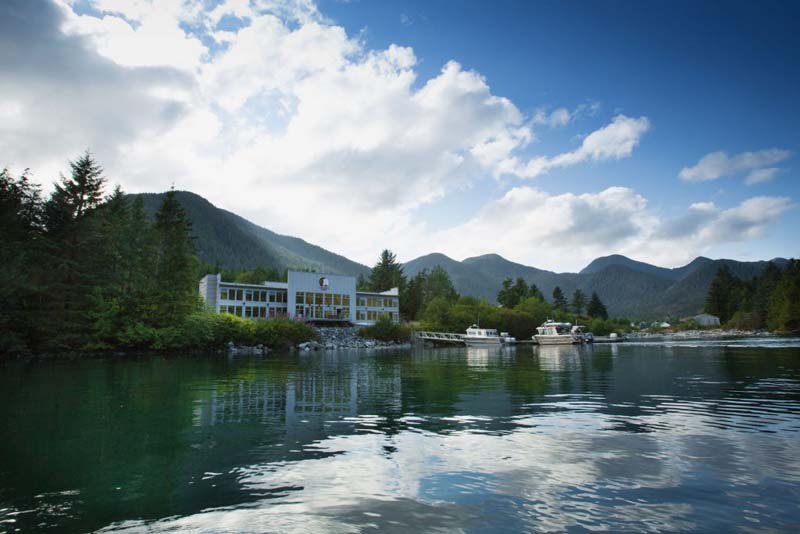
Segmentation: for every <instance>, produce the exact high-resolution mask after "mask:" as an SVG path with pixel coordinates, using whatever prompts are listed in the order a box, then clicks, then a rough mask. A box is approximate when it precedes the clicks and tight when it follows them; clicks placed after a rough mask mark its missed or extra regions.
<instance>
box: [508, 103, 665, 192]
mask: <svg viewBox="0 0 800 534" xmlns="http://www.w3.org/2000/svg"><path fill="white" fill-rule="evenodd" d="M649 129H650V121H649V120H648V119H647V117H639V118H633V117H626V116H625V115H617V116H616V117H614V119H613V120H612V121H611V123H610V124H607V125H606V126H603V127H602V128H600V129H598V130H595V131H594V132H592V133H590V134H589V135H587V136H586V137H585V138H584V139H583V142H582V143H581V146H580V147H579V148H577V149H576V150H573V151H571V152H565V153H563V154H559V155H557V156H553V157H546V156H542V157H538V158H534V159H532V160H531V161H529V162H528V163H527V165H525V166H524V167H523V168H522V169H520V171H519V173H518V174H519V175H520V176H524V177H526V178H533V177H535V176H539V175H540V174H543V173H545V172H548V171H549V170H551V169H554V168H558V167H566V166H569V165H575V164H577V163H581V162H584V161H602V160H607V159H619V158H625V157H628V156H630V155H631V153H632V152H633V149H634V148H635V147H636V145H638V144H639V141H640V139H641V137H642V136H643V135H644V134H645V133H646V132H647V130H649Z"/></svg>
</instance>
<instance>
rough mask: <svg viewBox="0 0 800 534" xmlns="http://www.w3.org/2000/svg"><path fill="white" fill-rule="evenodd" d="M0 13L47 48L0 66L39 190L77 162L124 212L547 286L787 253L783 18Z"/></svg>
mask: <svg viewBox="0 0 800 534" xmlns="http://www.w3.org/2000/svg"><path fill="white" fill-rule="evenodd" d="M2 10H7V11H8V13H0V14H3V15H5V16H4V17H2V18H3V19H4V20H5V21H6V24H13V20H14V16H16V17H19V20H24V21H25V23H24V24H21V25H20V24H18V25H17V26H24V28H25V30H24V31H23V30H14V28H9V31H6V34H7V35H6V37H5V39H9V40H12V42H13V40H16V42H30V41H31V39H35V40H36V42H38V43H41V44H40V45H38V46H37V47H32V49H30V50H23V51H21V52H20V53H19V54H18V56H17V57H10V56H8V57H4V59H2V61H4V62H5V64H3V65H0V66H2V67H3V68H4V72H7V73H10V74H9V76H7V77H6V80H5V81H4V82H3V83H0V96H2V97H3V101H4V102H5V103H4V105H3V106H2V107H0V115H1V116H2V117H3V119H4V124H5V126H4V127H3V130H0V148H2V149H3V150H2V153H4V154H7V155H8V156H7V157H9V158H10V160H9V161H4V162H2V163H3V164H8V165H11V166H12V167H16V168H21V167H31V168H32V169H33V171H34V173H35V176H37V178H38V179H40V180H41V181H42V182H43V183H45V184H47V183H49V182H50V181H51V180H52V177H54V176H56V175H57V173H58V171H60V170H63V169H64V168H65V167H66V162H67V160H68V159H70V158H74V157H75V155H76V154H78V153H80V152H81V151H82V150H83V149H85V148H86V147H87V146H88V147H91V148H92V150H93V151H94V152H95V153H96V154H97V156H98V158H99V159H100V160H101V162H102V163H103V164H104V166H105V168H106V171H107V174H108V177H109V179H110V180H111V181H112V182H117V183H122V185H123V187H125V189H126V190H129V191H153V190H163V189H165V188H167V187H169V185H170V184H171V183H172V182H173V181H174V182H175V184H176V187H178V188H181V189H189V190H192V191H195V192H197V193H199V194H202V195H203V196H205V197H206V198H208V199H209V200H211V201H212V202H213V203H215V204H216V205H218V206H221V207H224V208H226V209H230V210H232V211H235V212H237V213H240V214H242V215H243V216H245V217H247V218H249V219H251V220H253V221H254V222H256V223H258V224H261V225H263V226H266V227H268V228H271V229H273V230H276V231H279V232H283V233H288V234H292V235H297V236H300V237H303V238H305V239H307V240H309V241H311V242H314V243H316V244H319V245H321V246H324V247H326V248H328V249H331V250H334V251H336V252H339V253H342V254H345V255H347V256H349V257H352V258H353V259H356V260H359V261H362V262H365V263H371V262H372V261H373V259H374V257H376V256H377V254H378V252H379V251H380V249H381V248H384V247H389V248H392V249H394V250H395V251H397V253H398V255H399V256H400V258H401V259H402V260H409V259H412V258H413V257H415V256H417V255H420V254H424V253H428V252H436V251H438V252H443V253H445V254H448V255H450V256H452V257H454V258H456V259H463V258H464V257H468V256H472V255H477V254H484V253H491V252H498V253H500V254H502V255H504V256H506V257H508V258H509V259H512V260H515V261H519V262H521V263H526V264H529V265H534V266H537V267H542V268H549V269H554V270H559V271H561V270H577V269H580V268H581V267H582V266H583V265H585V264H586V263H588V261H591V259H592V258H594V257H596V256H598V255H604V254H611V253H623V254H626V255H629V256H631V257H634V258H636V259H641V260H644V261H651V262H654V263H658V264H661V265H667V266H675V265H680V264H682V263H685V262H687V261H689V260H691V259H692V258H693V257H694V256H696V255H700V254H702V255H707V256H711V257H733V258H739V259H765V258H772V257H775V256H784V257H789V256H797V255H798V252H800V247H799V246H798V245H799V244H800V241H798V239H797V237H796V235H795V234H796V230H795V229H796V228H798V227H800V224H798V223H800V210H798V209H797V206H796V204H797V201H798V198H800V194H799V193H800V191H798V189H800V185H798V184H799V183H800V182H798V172H797V167H798V163H797V161H798V160H797V155H798V151H800V146H798V138H799V137H798V136H797V134H796V132H797V130H798V128H797V127H798V125H800V111H798V106H797V105H796V102H795V101H796V99H797V94H798V87H800V83H798V82H799V81H800V80H799V79H798V78H800V68H798V67H800V61H798V54H799V52H798V50H800V42H798V41H800V37H798V36H797V32H796V31H794V30H793V28H792V23H793V21H796V20H797V19H798V14H800V13H799V12H800V7H798V6H797V4H796V3H790V2H762V3H743V2H742V3H736V2H725V3H713V2H669V3H668V2H647V3H643V2H505V1H502V2H485V1H484V2H479V1H466V2H430V1H428V2H414V1H405V2H399V1H380V2H376V1H363V0H356V1H350V2H342V1H337V0H321V1H320V2H318V3H313V2H309V1H307V0H215V1H214V2H193V1H178V0H166V1H162V2H160V3H159V4H158V6H156V5H155V4H154V3H152V2H150V1H149V0H137V1H123V0H81V1H78V2H72V1H70V0H53V1H52V2H49V1H45V0H41V1H37V2H22V1H19V2H17V1H12V2H10V3H6V4H4V5H3V6H2V7H0V11H2ZM10 30H14V31H15V32H16V33H14V32H12V31H10ZM26 32H27V33H26ZM33 32H36V33H35V34H32V33H33ZM4 46H6V45H4ZM48 46H51V47H52V48H53V50H55V49H58V50H59V51H64V50H70V51H72V52H71V53H70V56H69V57H70V58H71V60H72V61H73V63H74V68H72V69H71V70H69V71H67V70H66V69H64V72H61V71H60V70H59V69H58V68H55V69H54V68H51V67H50V66H49V65H48V62H50V61H52V57H53V54H52V53H48V52H52V51H51V50H50V51H49V50H48V48H47V47H48ZM31 65H32V66H34V67H37V68H35V69H33V71H35V74H32V73H31V69H29V68H28V67H29V66H31ZM32 87H33V89H31V88H32ZM53 87H61V88H64V89H63V90H62V91H61V93H63V94H60V95H56V96H54V95H53V91H52V88H53ZM101 87H102V90H100V88H101ZM70 97H71V98H70ZM43 98H44V99H46V101H47V102H48V105H47V106H46V107H47V108H49V109H48V110H47V111H46V112H45V110H43V109H42V106H41V105H37V103H41V102H42V101H43V100H42V99H43ZM83 100H86V101H89V102H91V103H92V104H93V105H92V106H88V105H87V104H85V103H82V102H81V101H83ZM120 104H121V105H120ZM23 117H24V118H25V120H22V118H23ZM73 117H80V125H79V127H78V128H74V127H72V126H71V125H73V124H74V123H75V121H74V120H70V119H72V118H73ZM60 120H63V121H64V124H63V125H59V124H58V122H59V121H60ZM15 121H16V122H15ZM60 126H63V128H71V130H70V134H69V135H66V134H63V133H62V132H64V131H66V130H65V129H63V128H61V127H60ZM44 140H46V141H47V142H46V143H43V142H42V141H44ZM34 144H35V145H36V147H37V149H35V150H34V149H33V148H32V145H34ZM42 145H45V146H46V147H47V148H45V149H42V148H41V147H42ZM723 153H724V154H723ZM748 182H752V183H748Z"/></svg>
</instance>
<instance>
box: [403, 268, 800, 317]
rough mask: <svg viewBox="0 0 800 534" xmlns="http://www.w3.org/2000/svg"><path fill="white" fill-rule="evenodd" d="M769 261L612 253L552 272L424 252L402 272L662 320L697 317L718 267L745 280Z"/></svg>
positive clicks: (465, 288) (478, 290)
mask: <svg viewBox="0 0 800 534" xmlns="http://www.w3.org/2000/svg"><path fill="white" fill-rule="evenodd" d="M772 261H773V262H774V263H775V264H776V265H777V266H779V267H784V266H785V265H786V263H787V260H785V259H783V258H776V259H774V260H772ZM768 263H769V262H767V261H755V262H742V261H735V260H727V259H722V260H712V259H709V258H705V257H698V258H696V259H695V260H693V261H691V262H690V263H688V264H687V265H684V266H683V267H678V268H674V269H668V268H664V267H658V266H655V265H650V264H648V263H644V262H639V261H635V260H632V259H630V258H627V257H625V256H622V255H618V254H617V255H612V256H605V257H602V258H598V259H596V260H594V261H592V262H591V263H590V264H589V265H588V266H587V267H586V268H584V269H583V270H581V271H580V272H579V273H555V272H553V271H546V270H542V269H537V268H535V267H529V266H526V265H522V264H519V263H514V262H512V261H509V260H506V259H505V258H503V257H502V256H499V255H497V254H487V255H483V256H477V257H474V258H467V259H465V260H463V261H460V262H459V261H456V260H453V259H452V258H449V257H447V256H445V255H444V254H428V255H426V256H422V257H420V258H417V259H415V260H412V261H409V262H407V263H405V264H404V269H405V272H406V274H407V275H409V276H412V275H414V274H416V273H417V272H419V271H421V270H422V269H424V268H427V269H430V268H431V267H433V265H435V264H439V265H441V266H442V267H443V268H444V269H445V270H447V272H448V273H449V274H450V276H451V277H452V278H453V284H454V285H455V288H456V290H457V291H459V292H460V293H461V294H466V295H474V296H478V297H484V298H487V299H489V300H491V301H493V300H494V299H495V297H496V295H497V291H498V290H499V288H500V286H501V284H502V282H503V279H504V278H506V277H511V278H522V279H524V280H525V281H526V282H527V283H528V284H531V283H533V284H536V286H537V287H538V288H539V289H540V290H541V291H542V293H544V295H545V296H546V297H547V298H548V299H550V296H551V295H552V292H553V289H554V288H555V287H556V286H559V287H560V288H561V289H562V291H563V292H564V293H565V294H566V295H567V296H569V295H571V294H572V292H573V291H575V289H580V290H581V291H583V292H584V293H586V294H591V293H592V292H596V293H597V294H598V295H599V296H600V298H601V299H602V300H603V302H604V303H605V304H606V306H607V307H608V311H609V313H610V314H611V315H614V316H629V317H632V318H662V317H665V316H685V315H691V314H695V313H699V312H700V311H701V310H702V308H703V303H704V300H705V297H706V294H707V292H708V288H709V285H710V284H711V280H712V279H713V278H714V275H715V274H716V272H717V269H718V268H719V267H721V266H723V265H726V266H727V267H728V268H729V269H730V270H731V272H732V273H733V274H734V275H735V276H737V277H740V278H743V279H750V278H752V277H753V276H756V275H758V274H760V273H761V272H762V271H763V270H764V269H765V268H766V266H767V265H768Z"/></svg>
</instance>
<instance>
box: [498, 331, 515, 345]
mask: <svg viewBox="0 0 800 534" xmlns="http://www.w3.org/2000/svg"><path fill="white" fill-rule="evenodd" d="M500 342H501V343H502V344H503V345H514V344H516V342H517V338H515V337H514V336H512V335H511V334H509V333H508V332H500Z"/></svg>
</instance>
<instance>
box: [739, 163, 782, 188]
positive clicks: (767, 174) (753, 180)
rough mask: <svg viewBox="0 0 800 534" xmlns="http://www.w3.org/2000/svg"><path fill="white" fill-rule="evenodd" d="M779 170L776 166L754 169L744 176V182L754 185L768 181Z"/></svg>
mask: <svg viewBox="0 0 800 534" xmlns="http://www.w3.org/2000/svg"><path fill="white" fill-rule="evenodd" d="M779 171H780V169H779V168H777V167H768V168H766V169H754V170H752V171H750V174H748V175H747V178H745V180H744V183H746V184H747V185H755V184H760V183H763V182H769V181H770V180H772V179H773V178H775V175H776V174H778V172H779Z"/></svg>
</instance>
